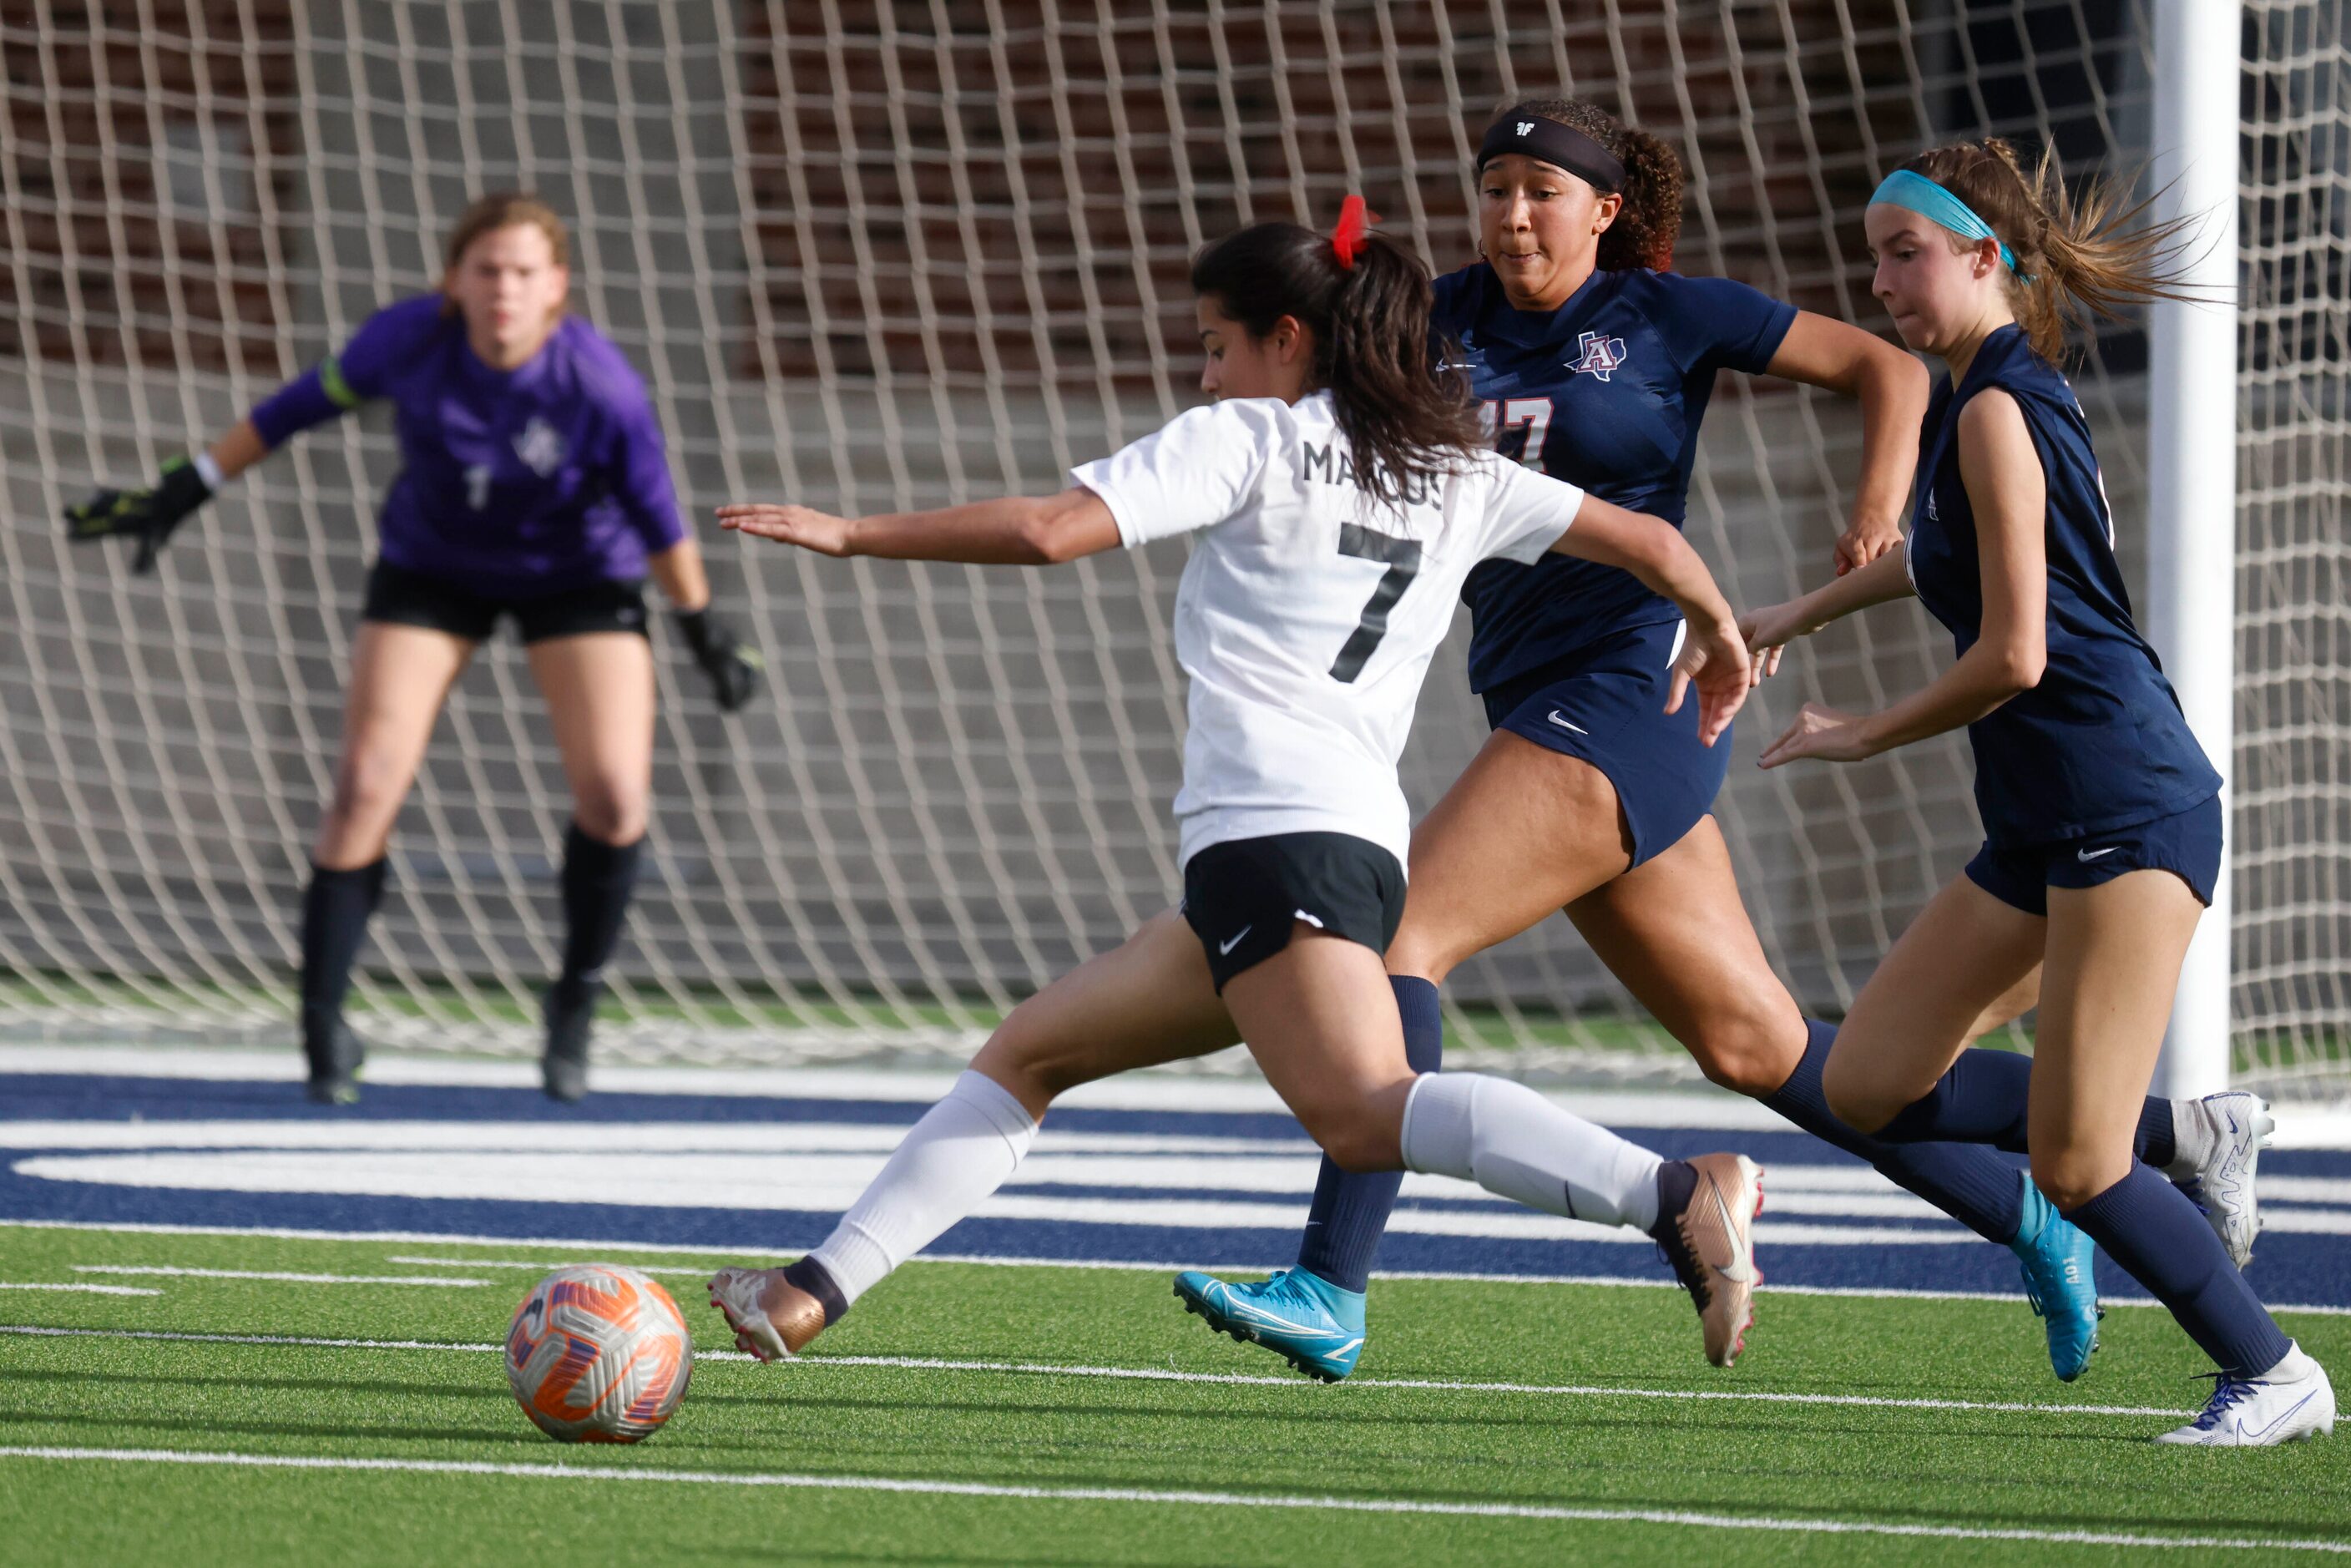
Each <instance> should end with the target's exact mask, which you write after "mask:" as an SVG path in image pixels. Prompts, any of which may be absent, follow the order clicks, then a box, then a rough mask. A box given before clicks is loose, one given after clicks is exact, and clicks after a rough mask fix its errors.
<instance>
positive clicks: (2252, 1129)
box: [2171, 1089, 2277, 1269]
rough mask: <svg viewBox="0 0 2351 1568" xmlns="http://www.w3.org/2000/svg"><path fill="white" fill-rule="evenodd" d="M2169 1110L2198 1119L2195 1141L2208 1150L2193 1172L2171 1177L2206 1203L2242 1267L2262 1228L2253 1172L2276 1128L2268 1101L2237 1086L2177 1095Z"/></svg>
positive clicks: (2232, 1257) (2214, 1227)
mask: <svg viewBox="0 0 2351 1568" xmlns="http://www.w3.org/2000/svg"><path fill="white" fill-rule="evenodd" d="M2171 1114H2172V1116H2173V1118H2174V1119H2175V1120H2178V1119H2179V1118H2182V1117H2192V1118H2194V1119H2195V1121H2196V1123H2197V1131H2196V1134H2195V1135H2194V1136H2195V1142H2194V1144H2193V1145H2191V1146H2194V1147H2200V1148H2202V1149H2204V1150H2205V1151H2206V1153H2205V1155H2204V1158H2203V1159H2202V1160H2201V1161H2199V1163H2198V1164H2197V1166H2196V1167H2195V1169H2194V1170H2193V1171H2192V1172H2189V1173H2181V1174H2177V1175H2175V1176H2174V1177H2173V1180H2174V1181H2175V1182H2176V1183H2177V1185H2178V1186H2179V1190H2180V1191H2182V1192H2184V1193H2186V1194H2187V1195H2188V1196H2189V1197H2191V1198H2193V1199H2195V1201H2196V1202H2197V1204H2198V1205H2199V1207H2202V1209H2203V1210H2204V1218H2206V1219H2207V1220H2208V1221H2210V1224H2211V1226H2212V1230H2213V1233H2214V1234H2215V1235H2217V1236H2219V1237H2220V1245H2221V1246H2223V1247H2225V1248H2227V1249H2229V1261H2231V1263H2234V1264H2235V1265H2236V1266H2237V1267H2238V1268H2240V1269H2241V1268H2243V1267H2244V1266H2245V1265H2246V1264H2248V1263H2250V1262H2252V1259H2253V1239H2254V1238H2255V1237H2257V1236H2259V1235H2260V1234H2261V1233H2262V1211H2261V1205H2260V1202H2259V1200H2258V1199H2257V1198H2256V1197H2254V1193H2253V1176H2254V1172H2255V1169H2256V1167H2257V1166H2259V1165H2260V1164H2261V1157H2262V1150H2263V1149H2265V1148H2267V1147H2269V1144H2270V1134H2272V1133H2273V1132H2274V1131H2275V1130H2276V1128H2277V1123H2276V1122H2275V1121H2273V1119H2272V1118H2271V1116H2270V1107H2269V1102H2267V1101H2265V1100H2263V1099H2262V1097H2261V1096H2260V1095H2258V1094H2252V1093H2248V1092H2245V1091H2244V1090H2241V1089H2236V1090H2231V1091H2230V1092H2227V1093H2224V1094H2207V1095H2206V1096H2205V1097H2204V1098H2203V1099H2201V1100H2175V1101H2173V1102H2172V1103H2171ZM2174 1135H2175V1137H2176V1136H2177V1134H2176V1133H2175V1134H2174Z"/></svg>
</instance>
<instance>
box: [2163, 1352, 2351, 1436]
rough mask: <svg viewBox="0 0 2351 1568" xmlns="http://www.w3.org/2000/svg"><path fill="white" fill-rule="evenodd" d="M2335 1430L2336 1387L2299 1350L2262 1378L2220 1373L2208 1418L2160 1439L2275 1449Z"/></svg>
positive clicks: (2194, 1421)
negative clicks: (2278, 1446) (2282, 1444)
mask: <svg viewBox="0 0 2351 1568" xmlns="http://www.w3.org/2000/svg"><path fill="white" fill-rule="evenodd" d="M2334 1430H2335V1385H2333V1384H2332V1383H2329V1382H2328V1381H2327V1380H2326V1369H2325V1367H2323V1366H2321V1365H2319V1364H2318V1363H2316V1362H2315V1361H2313V1360H2312V1359H2311V1358H2310V1357H2309V1356H2307V1355H2304V1354H2303V1352H2302V1347H2301V1346H2300V1345H2295V1346H2294V1348H2293V1349H2291V1350H2289V1351H2287V1352H2286V1353H2285V1359H2284V1360H2283V1361H2281V1362H2279V1363H2278V1364H2276V1365H2275V1366H2273V1367H2272V1368H2270V1369H2269V1371H2267V1372H2266V1373H2263V1374H2262V1375H2261V1376H2259V1377H2231V1376H2230V1375H2228V1374H2227V1373H2225V1372H2224V1373H2221V1374H2220V1376H2219V1381H2218V1382H2217V1383H2215V1384H2214V1385H2213V1387H2212V1398H2211V1400H2210V1403H2208V1404H2207V1405H2206V1406H2204V1413H2203V1414H2202V1415H2200V1416H2197V1417H2196V1419H2195V1420H2193V1421H2191V1422H2189V1424H2188V1425H2187V1426H2185V1427H2179V1428H2176V1429H2175V1430H2172V1431H2169V1432H2166V1433H2164V1434H2163V1435H2162V1436H2161V1437H2158V1438H2156V1441H2157V1442H2158V1443H2169V1444H2173V1445H2175V1446H2179V1447H2183V1448H2275V1447H2277V1445H2279V1444H2280V1443H2291V1442H2294V1441H2295V1440H2297V1439H2299V1438H2303V1437H2326V1436H2329V1435H2330V1434H2332V1433H2333V1432H2334Z"/></svg>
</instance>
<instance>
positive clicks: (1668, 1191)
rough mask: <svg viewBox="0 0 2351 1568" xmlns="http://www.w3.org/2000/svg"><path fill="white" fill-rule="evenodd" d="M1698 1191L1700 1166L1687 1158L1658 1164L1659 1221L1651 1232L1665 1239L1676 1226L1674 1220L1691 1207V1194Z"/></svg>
mask: <svg viewBox="0 0 2351 1568" xmlns="http://www.w3.org/2000/svg"><path fill="white" fill-rule="evenodd" d="M1697 1191H1698V1167H1697V1166H1693V1165H1692V1164H1690V1163H1689V1161H1687V1160H1667V1161H1665V1162H1663V1163H1662V1164H1660V1165H1659V1166H1657V1222H1656V1224H1655V1225H1652V1226H1651V1227H1649V1234H1650V1235H1652V1236H1654V1237H1656V1239H1658V1240H1660V1241H1663V1240H1664V1239H1665V1238H1666V1233H1667V1231H1669V1230H1671V1229H1672V1228H1674V1221H1675V1220H1676V1219H1677V1218H1680V1217H1681V1212H1682V1210H1683V1209H1685V1208H1687V1207H1689V1201H1690V1195H1691V1194H1693V1193H1695V1192H1697Z"/></svg>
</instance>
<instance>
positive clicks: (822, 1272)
mask: <svg viewBox="0 0 2351 1568" xmlns="http://www.w3.org/2000/svg"><path fill="white" fill-rule="evenodd" d="M784 1278H785V1279H787V1280H789V1281H791V1282H792V1283H793V1284H795V1285H797V1286H799V1288H800V1289H801V1290H803V1291H807V1292H808V1293H809V1294H810V1295H811V1296H814V1297H815V1298H816V1299H817V1301H819V1302H820V1303H821V1304H822V1305H823V1307H824V1326H825V1327H827V1328H831V1326H832V1325H833V1324H835V1323H837V1322H840V1321H841V1314H842V1313H844V1312H848V1311H849V1302H848V1301H847V1300H846V1299H845V1298H843V1297H842V1295H841V1287H840V1286H839V1285H838V1284H835V1283H834V1282H833V1278H832V1275H831V1273H830V1272H829V1271H827V1270H826V1269H825V1266H824V1265H823V1264H821V1263H820V1262H818V1261H817V1260H815V1259H813V1258H803V1259H801V1260H799V1262H797V1263H794V1264H792V1265H791V1266H790V1267H789V1268H788V1269H786V1270H784Z"/></svg>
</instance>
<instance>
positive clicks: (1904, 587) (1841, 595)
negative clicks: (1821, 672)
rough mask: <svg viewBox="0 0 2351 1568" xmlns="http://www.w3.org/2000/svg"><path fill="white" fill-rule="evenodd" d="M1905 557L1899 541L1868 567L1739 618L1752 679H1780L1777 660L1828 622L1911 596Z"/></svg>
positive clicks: (1908, 567) (1908, 568)
mask: <svg viewBox="0 0 2351 1568" xmlns="http://www.w3.org/2000/svg"><path fill="white" fill-rule="evenodd" d="M1910 592H1911V588H1910V557H1909V553H1908V551H1907V550H1906V549H1903V547H1902V543H1901V541H1900V540H1898V539H1897V540H1896V541H1895V545H1894V548H1893V549H1890V550H1888V551H1886V553H1885V554H1884V555H1882V556H1879V557H1878V558H1877V559H1876V560H1873V561H1871V562H1870V563H1869V564H1868V565H1867V566H1865V567H1862V568H1860V569H1859V570H1855V571H1851V572H1847V573H1846V574H1845V575H1844V576H1843V577H1840V578H1836V579H1834V580H1832V581H1830V582H1829V583H1827V584H1826V585H1825V586H1823V587H1821V588H1816V589H1814V590H1813V591H1812V592H1810V593H1807V594H1804V595H1802V597H1800V598H1796V599H1791V600H1789V601H1787V602H1786V603H1784V604H1774V605H1771V606H1769V607H1767V608H1765V609H1762V610H1750V611H1749V612H1747V613H1746V614H1744V615H1742V616H1740V618H1739V630H1740V633H1741V634H1742V635H1743V636H1745V637H1746V639H1747V649H1748V652H1749V653H1752V654H1753V655H1754V656H1755V678H1756V680H1757V681H1759V682H1760V681H1761V680H1762V679H1763V678H1764V677H1765V676H1766V675H1776V674H1779V673H1780V655H1781V654H1782V653H1785V652H1786V651H1787V647H1788V644H1789V643H1792V642H1794V641H1795V640H1796V639H1797V638H1799V637H1809V636H1811V635H1812V634H1813V632H1817V631H1819V630H1820V629H1821V628H1822V627H1823V626H1825V625H1827V624H1828V623H1829V622H1832V621H1842V620H1844V618H1845V617H1846V616H1848V615H1851V614H1853V613H1854V612H1855V611H1860V610H1866V609H1868V608H1869V607H1870V606H1871V605H1873V604H1886V603H1888V602H1891V601H1894V600H1896V599H1907V598H1908V597H1909V596H1910Z"/></svg>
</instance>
